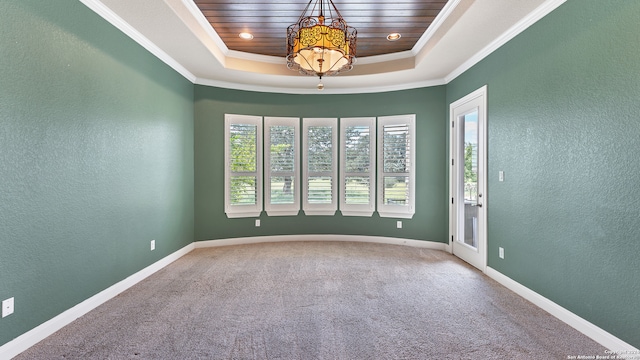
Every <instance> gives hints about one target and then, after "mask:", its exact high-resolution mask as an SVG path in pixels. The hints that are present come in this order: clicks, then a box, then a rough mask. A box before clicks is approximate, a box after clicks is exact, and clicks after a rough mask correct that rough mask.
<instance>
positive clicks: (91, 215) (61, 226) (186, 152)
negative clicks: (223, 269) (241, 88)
mask: <svg viewBox="0 0 640 360" xmlns="http://www.w3.org/2000/svg"><path fill="white" fill-rule="evenodd" d="M0 18H1V20H0V64H1V65H0V229H1V230H0V299H2V300H4V299H7V298H10V297H14V298H15V313H14V314H13V315H10V316H8V317H6V318H3V319H0V345H2V344H4V343H6V342H8V341H10V340H12V339H13V338H15V337H16V336H18V335H20V334H22V333H24V332H25V331H27V330H30V329H32V328H33V327H35V326H37V325H39V324H41V323H43V322H44V321H46V320H49V319H50V318H52V317H54V316H56V315H58V314H59V313H61V312H62V311H64V310H66V309H68V308H70V307H72V306H74V305H76V304H78V303H79V302H81V301H83V300H85V299H87V298H88V297H90V296H92V295H94V294H96V293H98V292H99V291H101V290H103V289H105V288H107V287H109V286H110V285H112V284H114V283H116V282H118V281H120V280H122V279H124V278H126V277H127V276H129V275H131V274H133V273H135V272H136V271H138V270H140V269H142V268H144V267H146V266H147V265H150V264H152V263H153V262H155V261H157V260H159V259H161V258H163V257H165V256H167V255H168V254H170V253H172V252H174V251H176V250H178V249H180V248H182V247H184V246H185V245H187V244H189V243H191V242H192V241H193V85H192V84H191V83H189V82H188V81H187V80H185V79H184V78H182V77H181V76H180V75H179V74H177V73H175V72H174V71H173V70H172V69H170V68H169V67H167V66H166V65H165V64H163V63H162V62H161V61H159V60H158V59H157V58H155V57H154V56H152V55H151V54H149V53H148V52H147V51H146V50H144V49H142V48H141V47H140V46H139V45H137V44H136V43H134V42H133V41H132V40H131V39H129V38H128V37H126V36H125V35H124V34H122V33H121V32H120V31H118V30H117V29H115V28H113V27H112V26H111V25H109V24H108V23H107V22H106V21H104V20H103V19H102V18H100V17H99V16H97V15H96V14H95V13H93V12H92V11H91V10H89V9H88V8H86V7H85V6H84V5H82V3H80V2H79V1H77V0H56V1H41V0H20V1H0ZM151 239H155V240H156V242H157V245H156V246H157V248H156V250H155V251H154V252H151V251H150V249H149V243H150V240H151Z"/></svg>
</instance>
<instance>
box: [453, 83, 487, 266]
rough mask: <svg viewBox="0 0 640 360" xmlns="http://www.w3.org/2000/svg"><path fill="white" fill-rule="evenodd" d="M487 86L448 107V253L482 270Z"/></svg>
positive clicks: (484, 237)
mask: <svg viewBox="0 0 640 360" xmlns="http://www.w3.org/2000/svg"><path fill="white" fill-rule="evenodd" d="M486 94H487V87H486V85H485V86H483V87H482V88H480V89H478V90H476V91H474V92H473V93H471V94H469V95H467V96H465V97H463V98H462V99H460V100H458V101H456V102H454V103H452V104H451V106H450V115H451V119H450V122H451V124H450V126H451V151H450V153H451V162H450V165H451V171H450V179H451V186H450V198H451V199H450V206H451V212H450V217H449V218H450V232H451V234H450V235H451V251H452V252H453V254H454V255H456V256H458V257H459V258H461V259H462V260H464V261H466V262H468V263H469V264H471V265H473V266H475V267H476V268H478V269H480V270H482V271H483V272H484V271H485V268H486V264H487V231H486V229H487V207H486V205H487V196H486V183H487V182H486V174H487V172H486V154H487V150H486V148H487V146H486V145H487V144H486V143H487V141H486V139H487V138H486V121H487V115H486V114H487V111H486V108H487V106H486V104H487V98H486Z"/></svg>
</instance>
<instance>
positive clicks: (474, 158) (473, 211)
mask: <svg viewBox="0 0 640 360" xmlns="http://www.w3.org/2000/svg"><path fill="white" fill-rule="evenodd" d="M459 124H460V126H461V127H462V136H463V137H464V139H463V141H461V144H460V145H462V149H460V150H461V153H462V154H463V156H464V162H463V163H462V166H463V169H462V171H463V174H464V175H463V176H461V177H460V181H461V182H462V184H461V186H462V192H463V194H462V198H463V200H464V220H463V221H464V238H463V239H462V240H463V241H464V243H465V244H467V245H469V246H471V247H473V248H478V208H479V207H480V206H482V204H481V203H480V202H479V196H478V110H477V109H476V110H474V111H473V112H472V113H470V114H466V115H463V116H460V121H459ZM461 160H463V159H461Z"/></svg>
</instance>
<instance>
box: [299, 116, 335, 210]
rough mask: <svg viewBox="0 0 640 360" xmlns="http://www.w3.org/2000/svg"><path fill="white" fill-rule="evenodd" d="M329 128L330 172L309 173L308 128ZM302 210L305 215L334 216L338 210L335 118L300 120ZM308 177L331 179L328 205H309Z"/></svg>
mask: <svg viewBox="0 0 640 360" xmlns="http://www.w3.org/2000/svg"><path fill="white" fill-rule="evenodd" d="M311 126H329V127H331V129H332V131H331V144H332V145H331V165H332V166H331V171H328V172H322V173H314V174H310V173H309V158H308V156H309V152H308V149H309V127H311ZM302 133H303V136H302V149H303V151H304V154H303V156H302V210H303V211H304V213H305V215H335V213H336V211H337V210H338V201H337V198H338V182H339V179H338V146H339V144H338V119H337V118H303V119H302ZM309 176H328V177H331V203H330V204H310V203H309V196H308V194H309V181H308V179H309Z"/></svg>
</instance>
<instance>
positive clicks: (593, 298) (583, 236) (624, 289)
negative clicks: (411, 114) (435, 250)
mask: <svg viewBox="0 0 640 360" xmlns="http://www.w3.org/2000/svg"><path fill="white" fill-rule="evenodd" d="M638 19H640V2H638V1H629V0H623V1H607V4H606V6H603V3H602V1H598V0H569V1H568V2H567V3H565V4H564V5H562V6H560V7H559V8H558V9H557V10H555V11H554V12H553V13H551V14H550V15H548V16H547V17H545V18H543V19H542V20H541V21H539V22H538V23H536V24H535V25H534V26H532V27H531V28H529V29H528V30H526V31H525V32H523V33H522V34H520V35H519V36H518V37H516V38H515V39H514V40H512V41H510V42H509V43H507V44H506V45H504V46H503V47H501V48H500V49H499V50H498V51H496V52H495V53H493V54H492V55H491V56H489V57H488V58H486V59H485V60H483V61H482V62H480V63H478V64H477V65H476V66H474V67H473V68H472V69H470V70H469V71H467V72H466V73H464V74H463V75H462V76H460V77H458V78H457V79H456V80H455V81H453V82H451V83H450V84H448V86H447V103H451V102H453V101H455V100H456V99H458V98H460V97H462V96H464V95H465V94H467V93H468V92H471V91H473V90H475V89H477V88H479V87H480V86H482V85H484V84H488V111H489V113H488V122H489V144H488V145H489V150H488V154H489V182H488V186H489V206H488V214H489V215H488V216H489V240H488V241H489V244H488V251H489V266H490V267H492V268H494V269H496V270H498V271H500V272H502V273H503V274H505V275H507V276H509V277H510V278H512V279H514V280H516V281H518V282H519V283H521V284H523V285H525V286H526V287H528V288H530V289H532V290H534V291H536V292H538V293H539V294H541V295H543V296H545V297H547V298H549V299H551V300H552V301H554V302H556V303H558V304H559V305H561V306H563V307H565V308H567V309H569V310H570V311H572V312H574V313H576V314H577V315H579V316H580V317H582V318H585V319H587V320H588V321H590V322H592V323H594V324H596V325H598V326H600V327H602V328H603V329H605V330H607V331H609V332H610V333H612V334H614V335H615V336H617V337H619V338H620V339H622V340H625V341H627V342H628V343H630V344H632V345H633V346H635V347H640V331H639V330H638V329H639V326H638V324H640V305H639V304H640V302H639V301H638V294H640V276H638V269H640V256H639V255H640V156H639V152H638V151H639V150H640V146H639V144H640V143H639V139H640V101H639V99H640V46H639V44H640V23H639V22H638ZM499 170H504V171H505V181H504V182H498V181H497V177H498V176H497V175H498V171H499ZM499 246H502V247H504V248H505V255H506V256H505V259H504V260H501V259H499V258H498V256H497V255H498V247H499Z"/></svg>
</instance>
